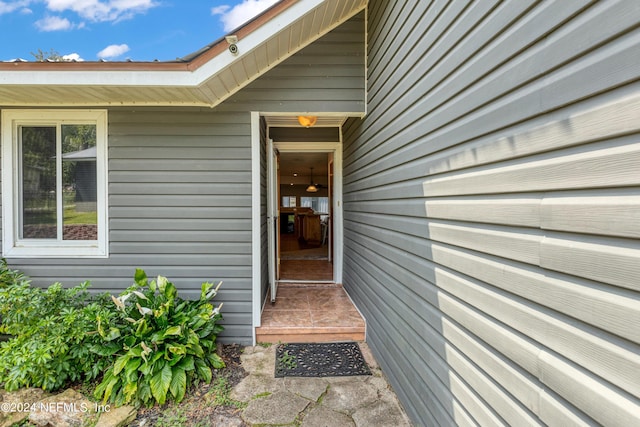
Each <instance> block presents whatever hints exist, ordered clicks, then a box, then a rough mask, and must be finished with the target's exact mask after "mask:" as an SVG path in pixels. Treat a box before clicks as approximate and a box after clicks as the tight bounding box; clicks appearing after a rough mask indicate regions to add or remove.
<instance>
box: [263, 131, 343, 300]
mask: <svg viewBox="0 0 640 427" xmlns="http://www.w3.org/2000/svg"><path fill="white" fill-rule="evenodd" d="M267 145H268V149H267V152H268V153H269V155H268V156H267V158H268V159H269V161H268V168H267V169H268V170H267V176H268V177H270V180H268V181H270V184H269V185H267V199H268V201H269V203H268V215H267V217H268V222H269V224H268V227H267V228H268V231H269V245H268V247H269V250H268V257H269V259H268V265H269V283H270V286H269V288H270V293H269V295H270V298H269V299H270V300H271V302H275V299H276V297H277V293H278V292H277V288H278V284H279V283H280V282H283V283H284V282H287V283H291V282H293V283H340V281H341V280H342V271H341V267H342V250H341V244H342V232H341V231H342V230H341V225H342V210H341V209H342V208H341V197H342V192H341V169H340V168H341V161H342V157H341V155H342V153H341V151H340V148H341V147H340V143H339V142H316V143H309V142H303V143H300V142H273V141H272V140H270V139H268V140H267ZM312 168H313V169H312ZM309 187H312V188H313V187H315V190H316V191H312V188H309Z"/></svg>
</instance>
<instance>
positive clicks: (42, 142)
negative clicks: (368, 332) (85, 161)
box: [20, 127, 57, 239]
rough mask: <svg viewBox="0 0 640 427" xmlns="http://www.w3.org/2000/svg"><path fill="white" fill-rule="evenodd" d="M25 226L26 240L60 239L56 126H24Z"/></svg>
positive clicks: (23, 232)
mask: <svg viewBox="0 0 640 427" xmlns="http://www.w3.org/2000/svg"><path fill="white" fill-rule="evenodd" d="M20 130H21V133H20V135H21V144H20V161H21V178H22V206H21V210H22V229H21V233H22V235H21V236H20V237H21V238H24V239H55V238H57V227H56V224H57V217H56V215H57V214H56V212H57V209H56V128H55V127H21V129H20Z"/></svg>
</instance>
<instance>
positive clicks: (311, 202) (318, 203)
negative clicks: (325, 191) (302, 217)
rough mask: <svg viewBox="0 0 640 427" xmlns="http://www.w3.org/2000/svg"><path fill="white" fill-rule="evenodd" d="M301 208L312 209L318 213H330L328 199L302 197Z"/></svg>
mask: <svg viewBox="0 0 640 427" xmlns="http://www.w3.org/2000/svg"><path fill="white" fill-rule="evenodd" d="M300 206H302V207H303V208H311V209H313V210H314V211H315V212H316V213H324V214H326V213H329V198H328V197H301V198H300Z"/></svg>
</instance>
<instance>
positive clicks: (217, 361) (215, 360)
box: [207, 353, 225, 369]
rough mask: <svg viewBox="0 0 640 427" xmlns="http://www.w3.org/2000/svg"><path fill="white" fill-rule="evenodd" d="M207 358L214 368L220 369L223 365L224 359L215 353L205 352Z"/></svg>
mask: <svg viewBox="0 0 640 427" xmlns="http://www.w3.org/2000/svg"><path fill="white" fill-rule="evenodd" d="M207 359H208V360H209V363H211V366H213V368H214V369H222V368H224V366H225V365H224V361H223V360H222V359H221V358H220V356H218V355H217V354H216V353H209V354H207Z"/></svg>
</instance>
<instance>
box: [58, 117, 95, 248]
mask: <svg viewBox="0 0 640 427" xmlns="http://www.w3.org/2000/svg"><path fill="white" fill-rule="evenodd" d="M97 202H98V196H97V184H96V127H95V125H63V126H62V203H63V207H64V209H63V213H62V215H63V233H62V239H63V240H96V239H97V238H98V207H97Z"/></svg>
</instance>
